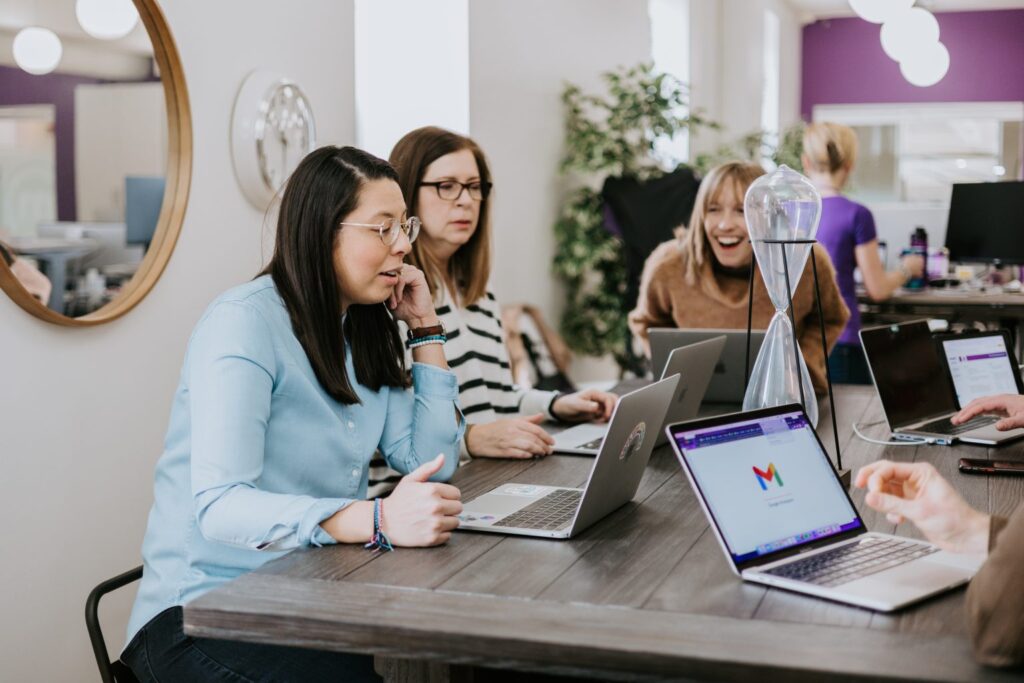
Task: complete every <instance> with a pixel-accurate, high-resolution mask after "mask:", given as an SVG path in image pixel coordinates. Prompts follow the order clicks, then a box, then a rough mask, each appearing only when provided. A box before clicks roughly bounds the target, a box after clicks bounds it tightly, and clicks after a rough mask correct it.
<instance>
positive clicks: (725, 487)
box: [672, 410, 864, 565]
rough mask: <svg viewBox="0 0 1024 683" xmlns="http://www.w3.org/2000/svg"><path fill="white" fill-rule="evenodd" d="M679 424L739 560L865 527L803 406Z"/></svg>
mask: <svg viewBox="0 0 1024 683" xmlns="http://www.w3.org/2000/svg"><path fill="white" fill-rule="evenodd" d="M735 418H736V421H735V422H726V423H723V422H722V421H719V420H716V421H714V422H716V424H714V425H713V426H707V427H699V426H698V427H696V428H692V429H687V427H686V426H685V425H682V426H680V427H678V428H674V429H673V433H672V436H673V437H674V438H675V441H676V444H677V445H678V446H679V453H680V454H681V457H682V458H683V460H684V461H685V465H686V467H687V469H688V470H689V472H690V475H691V477H692V480H693V482H694V484H695V488H696V489H697V492H698V494H699V495H700V496H701V497H702V498H703V499H704V503H705V505H706V506H707V509H708V511H709V512H710V515H711V517H712V522H713V523H714V524H715V525H716V526H717V527H718V530H719V532H720V534H721V537H722V539H723V541H724V542H725V545H726V547H727V549H728V551H729V554H730V555H731V556H732V559H733V562H735V563H736V564H737V565H740V564H741V563H744V562H748V561H750V560H756V559H761V558H766V557H768V556H770V555H773V554H774V553H778V552H782V551H786V550H792V549H794V548H798V547H800V546H802V545H806V544H808V543H813V542H815V541H820V540H821V539H823V538H828V537H830V536H835V535H837V534H841V533H844V532H848V531H854V530H858V529H863V528H864V524H863V522H862V521H861V519H860V516H859V515H858V514H857V511H856V509H854V507H853V504H852V503H851V502H850V498H849V497H848V496H847V495H846V492H845V491H844V490H843V488H842V485H841V484H840V483H839V479H838V477H836V475H835V472H834V470H833V469H832V465H831V463H830V462H829V460H828V456H827V455H826V454H825V452H824V450H823V449H822V447H821V443H820V442H819V441H818V438H817V436H816V435H815V434H814V430H813V428H812V427H811V425H810V423H809V422H808V420H807V417H806V415H805V414H804V413H803V411H801V410H796V411H793V412H778V413H776V414H774V415H769V416H765V417H758V418H756V419H741V418H743V415H736V416H735Z"/></svg>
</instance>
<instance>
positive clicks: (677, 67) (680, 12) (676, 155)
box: [647, 0, 690, 169]
mask: <svg viewBox="0 0 1024 683" xmlns="http://www.w3.org/2000/svg"><path fill="white" fill-rule="evenodd" d="M647 13H648V16H649V17H650V21H651V58H652V59H653V60H654V68H655V70H657V71H660V72H664V73H668V74H671V75H673V76H675V77H676V78H677V79H679V80H680V81H682V82H683V83H685V84H687V85H689V83H690V0H648V3H647ZM678 113H679V114H680V115H685V114H686V113H687V108H686V107H684V108H682V109H681V110H680V111H679V112H678ZM655 154H656V155H657V157H658V160H659V161H660V162H661V163H662V165H663V166H664V167H665V168H667V169H672V168H675V166H676V165H677V164H679V163H681V162H685V161H688V160H689V158H690V138H689V135H688V134H687V132H686V131H682V132H680V133H679V134H677V135H675V136H674V137H667V136H666V137H663V138H662V139H660V140H658V141H657V143H656V145H655Z"/></svg>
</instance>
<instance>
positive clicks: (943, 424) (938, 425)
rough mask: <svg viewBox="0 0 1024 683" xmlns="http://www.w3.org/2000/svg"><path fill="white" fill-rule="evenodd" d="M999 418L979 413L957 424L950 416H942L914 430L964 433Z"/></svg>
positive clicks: (937, 432) (952, 433)
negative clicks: (950, 419) (951, 420)
mask: <svg viewBox="0 0 1024 683" xmlns="http://www.w3.org/2000/svg"><path fill="white" fill-rule="evenodd" d="M998 421H999V418H997V417H992V416H991V415H979V416H978V417H976V418H974V419H971V420H968V421H967V422H964V423H963V424H959V425H955V424H953V423H952V422H950V421H949V418H948V417H942V418H939V419H938V420H932V421H931V422H927V423H925V424H923V425H921V426H920V427H918V428H917V429H915V430H914V431H920V432H935V433H936V434H949V435H956V434H963V433H964V432H969V431H971V430H972V429H978V428H979V427H987V426H988V425H990V424H993V423H995V422H998Z"/></svg>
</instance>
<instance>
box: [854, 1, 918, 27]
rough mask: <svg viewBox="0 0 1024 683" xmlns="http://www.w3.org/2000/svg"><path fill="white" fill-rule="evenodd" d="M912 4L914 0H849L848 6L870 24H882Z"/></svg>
mask: <svg viewBox="0 0 1024 683" xmlns="http://www.w3.org/2000/svg"><path fill="white" fill-rule="evenodd" d="M913 6H914V0H850V8H851V9H853V11H854V12H856V13H857V16H858V17H860V18H861V19H863V20H864V21H870V22H871V23H872V24H883V23H885V22H886V21H888V20H889V18H890V17H893V16H895V15H896V14H898V13H899V12H904V11H906V10H908V9H910V8H911V7H913Z"/></svg>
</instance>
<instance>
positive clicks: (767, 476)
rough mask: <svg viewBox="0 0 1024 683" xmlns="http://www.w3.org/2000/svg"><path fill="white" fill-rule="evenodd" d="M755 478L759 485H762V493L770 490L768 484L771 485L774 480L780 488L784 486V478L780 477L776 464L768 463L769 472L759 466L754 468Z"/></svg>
mask: <svg viewBox="0 0 1024 683" xmlns="http://www.w3.org/2000/svg"><path fill="white" fill-rule="evenodd" d="M754 478H755V479H757V483H758V484H760V485H761V490H762V491H767V490H768V484H770V483H771V481H772V479H774V480H775V483H776V484H778V485H779V486H780V487H781V486H783V483H782V477H780V476H779V470H778V469H776V467H775V463H772V462H770V463H768V470H767V471H765V470H762V469H760V468H759V467H757V465H755V466H754Z"/></svg>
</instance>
